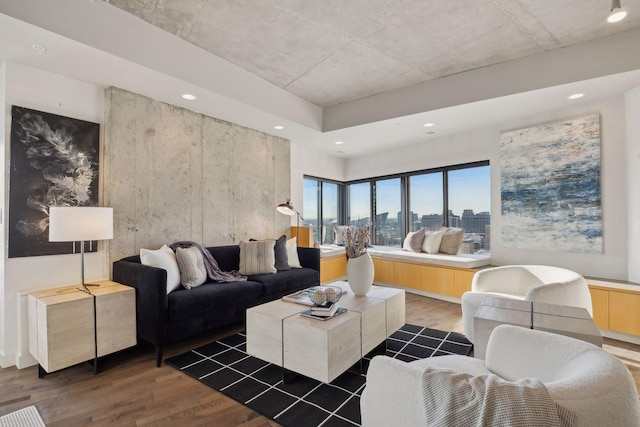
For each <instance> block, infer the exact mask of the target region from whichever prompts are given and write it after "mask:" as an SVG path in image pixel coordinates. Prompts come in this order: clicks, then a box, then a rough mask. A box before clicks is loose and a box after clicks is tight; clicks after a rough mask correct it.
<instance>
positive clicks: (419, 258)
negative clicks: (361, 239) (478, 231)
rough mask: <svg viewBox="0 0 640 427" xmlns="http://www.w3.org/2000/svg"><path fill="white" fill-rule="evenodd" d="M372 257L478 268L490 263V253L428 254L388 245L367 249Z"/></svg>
mask: <svg viewBox="0 0 640 427" xmlns="http://www.w3.org/2000/svg"><path fill="white" fill-rule="evenodd" d="M368 251H369V253H370V254H371V256H372V257H378V258H388V259H395V260H399V261H409V262H418V263H423V264H433V265H443V266H447V267H459V268H478V267H485V266H488V265H491V255H490V254H458V255H447V254H441V253H438V254H428V253H425V252H419V253H417V252H408V251H403V250H402V249H400V248H396V247H389V246H374V247H372V248H369V249H368Z"/></svg>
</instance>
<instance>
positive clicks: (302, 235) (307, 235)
mask: <svg viewBox="0 0 640 427" xmlns="http://www.w3.org/2000/svg"><path fill="white" fill-rule="evenodd" d="M296 236H297V237H298V241H297V245H298V246H300V247H301V248H313V247H315V240H314V238H313V227H309V226H300V227H296V226H291V237H292V238H293V237H296Z"/></svg>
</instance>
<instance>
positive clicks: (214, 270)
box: [169, 241, 247, 283]
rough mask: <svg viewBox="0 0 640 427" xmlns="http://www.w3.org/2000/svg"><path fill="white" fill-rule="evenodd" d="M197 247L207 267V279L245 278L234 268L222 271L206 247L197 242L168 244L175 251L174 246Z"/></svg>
mask: <svg viewBox="0 0 640 427" xmlns="http://www.w3.org/2000/svg"><path fill="white" fill-rule="evenodd" d="M191 246H193V247H195V248H197V249H198V250H199V251H200V253H202V258H203V259H204V266H205V268H206V269H207V276H208V277H209V280H211V281H213V282H220V283H227V282H240V281H242V280H247V278H246V277H245V276H242V275H241V274H240V273H238V272H237V271H236V270H233V271H222V270H220V267H219V266H218V263H217V262H216V260H215V258H214V257H213V255H211V252H209V251H208V250H207V249H205V248H204V247H202V245H200V244H199V243H196V242H189V241H184V242H175V243H172V244H171V245H169V247H170V248H171V249H173V251H174V252H175V250H176V248H189V247H191Z"/></svg>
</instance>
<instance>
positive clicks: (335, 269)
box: [320, 255, 347, 283]
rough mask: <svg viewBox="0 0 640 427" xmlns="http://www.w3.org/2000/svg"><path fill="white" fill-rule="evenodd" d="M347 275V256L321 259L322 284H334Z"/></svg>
mask: <svg viewBox="0 0 640 427" xmlns="http://www.w3.org/2000/svg"><path fill="white" fill-rule="evenodd" d="M346 275H347V257H346V256H345V255H342V256H337V257H333V258H321V259H320V283H327V282H333V281H334V280H336V279H339V278H342V277H345V276H346Z"/></svg>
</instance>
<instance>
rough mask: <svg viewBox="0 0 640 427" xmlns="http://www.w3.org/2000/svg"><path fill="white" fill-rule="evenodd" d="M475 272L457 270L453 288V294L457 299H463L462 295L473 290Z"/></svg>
mask: <svg viewBox="0 0 640 427" xmlns="http://www.w3.org/2000/svg"><path fill="white" fill-rule="evenodd" d="M475 274H476V272H475V271H467V270H455V282H454V286H453V294H452V295H451V296H454V297H456V298H462V294H464V293H465V292H468V291H470V290H471V281H472V280H473V276H474V275H475Z"/></svg>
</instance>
